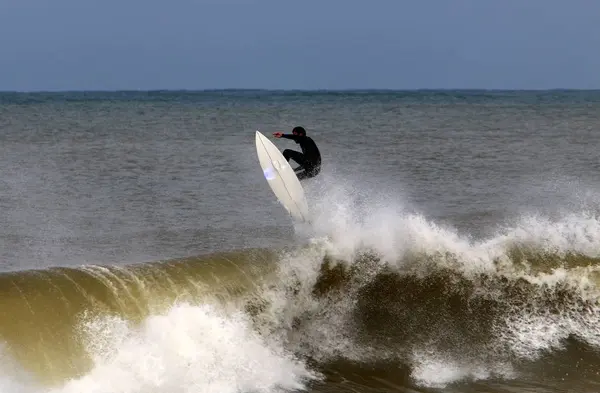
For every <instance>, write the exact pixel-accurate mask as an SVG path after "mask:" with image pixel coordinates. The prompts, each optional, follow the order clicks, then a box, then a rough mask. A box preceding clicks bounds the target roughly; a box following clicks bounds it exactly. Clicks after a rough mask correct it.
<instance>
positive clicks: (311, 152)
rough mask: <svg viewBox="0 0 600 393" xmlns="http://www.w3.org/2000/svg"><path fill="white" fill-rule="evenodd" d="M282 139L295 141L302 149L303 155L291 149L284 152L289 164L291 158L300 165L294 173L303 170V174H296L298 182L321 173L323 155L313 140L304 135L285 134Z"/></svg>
mask: <svg viewBox="0 0 600 393" xmlns="http://www.w3.org/2000/svg"><path fill="white" fill-rule="evenodd" d="M281 137H282V138H286V139H291V140H293V141H294V142H296V143H297V144H299V145H300V148H301V149H302V153H300V152H297V151H294V150H290V149H285V150H284V151H283V156H284V157H285V159H286V160H288V162H289V161H290V158H291V159H292V160H294V161H296V162H297V163H298V164H300V166H299V167H298V168H296V169H294V171H298V170H299V169H303V171H302V172H296V176H298V180H304V179H308V178H311V177H315V176H317V175H318V174H319V172H320V171H321V153H320V152H319V148H318V147H317V145H316V144H315V141H313V140H312V138H310V137H308V136H303V135H293V134H283V135H282V136H281Z"/></svg>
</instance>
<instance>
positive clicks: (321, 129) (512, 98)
mask: <svg viewBox="0 0 600 393" xmlns="http://www.w3.org/2000/svg"><path fill="white" fill-rule="evenodd" d="M297 125H301V126H304V127H305V128H306V129H307V132H308V135H309V136H311V137H313V139H314V140H315V141H316V143H317V144H318V146H319V148H320V150H321V154H322V157H323V169H322V172H321V174H320V175H319V176H318V177H317V178H315V179H310V180H307V181H306V182H303V186H304V189H305V193H306V197H307V201H308V205H309V208H310V210H311V216H312V221H311V223H310V224H302V223H295V222H293V221H292V219H291V218H290V216H289V215H288V214H287V212H286V211H285V209H284V208H283V207H282V206H281V205H280V204H279V203H278V202H277V200H276V199H275V197H274V195H273V194H272V192H271V190H270V188H269V186H268V184H267V182H266V180H265V178H264V176H263V174H262V171H261V169H260V166H259V164H258V160H257V157H256V149H255V145H254V132H255V130H260V131H262V132H263V133H264V134H265V135H267V136H270V135H271V134H272V133H273V132H275V131H283V132H291V129H292V127H294V126H297ZM274 142H275V144H276V145H277V146H278V147H279V148H280V149H282V150H283V149H285V148H292V149H297V148H298V147H297V145H295V144H294V143H293V142H292V141H289V140H275V139H274ZM0 270H1V272H0V392H2V393H13V392H25V393H41V392H48V393H50V392H51V393H67V392H68V393H80V392H94V393H118V392H122V393H138V392H139V393H163V392H164V393H179V392H186V393H195V392H202V393H205V392H206V393H213V392H214V393H267V392H286V391H289V392H291V391H302V390H304V391H307V392H359V393H363V392H364V393H367V392H411V393H414V392H536V393H537V392H539V393H542V392H582V393H584V392H585V393H587V392H590V393H591V392H598V391H600V304H599V301H598V300H599V296H600V91H559V90H557V91H406V92H402V91H340V92H326V91H323V92H319V91H317V92H306V91H260V90H256V91H253V90H245V91H236V90H227V91H203V92H190V91H152V92H56V93H0Z"/></svg>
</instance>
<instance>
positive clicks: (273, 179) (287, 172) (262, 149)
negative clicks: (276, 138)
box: [255, 131, 308, 221]
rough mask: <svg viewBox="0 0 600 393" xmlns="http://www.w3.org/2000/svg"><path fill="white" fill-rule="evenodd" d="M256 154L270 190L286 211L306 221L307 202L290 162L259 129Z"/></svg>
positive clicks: (297, 218) (256, 139)
mask: <svg viewBox="0 0 600 393" xmlns="http://www.w3.org/2000/svg"><path fill="white" fill-rule="evenodd" d="M255 141H256V154H257V155H258V161H259V162H260V166H261V167H262V169H263V173H264V175H265V178H266V179H267V182H268V183H269V186H271V190H273V193H274V194H275V196H276V197H277V199H278V200H279V202H280V203H281V204H282V205H283V207H284V208H285V209H286V210H287V211H288V213H289V214H290V215H291V216H292V217H294V218H295V219H296V220H299V221H308V204H307V203H306V199H305V197H304V189H303V188H302V185H301V184H300V180H298V177H297V176H296V174H295V173H294V170H293V169H292V167H291V166H290V164H289V163H288V162H287V161H286V159H285V157H284V156H283V154H281V152H280V151H279V149H278V148H277V146H275V145H274V144H273V142H271V141H270V140H269V139H267V137H266V136H264V135H263V134H262V133H261V132H260V131H256V138H255Z"/></svg>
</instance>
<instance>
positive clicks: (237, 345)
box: [0, 182, 600, 393]
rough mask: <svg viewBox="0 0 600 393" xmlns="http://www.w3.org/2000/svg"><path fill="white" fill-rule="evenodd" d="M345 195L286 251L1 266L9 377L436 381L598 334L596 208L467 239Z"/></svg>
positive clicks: (258, 386)
mask: <svg viewBox="0 0 600 393" xmlns="http://www.w3.org/2000/svg"><path fill="white" fill-rule="evenodd" d="M325 183H327V182H325ZM330 184H331V183H330ZM345 187H347V185H346V186H345ZM335 193H342V194H343V195H346V196H349V195H358V194H360V193H355V194H354V193H352V192H351V191H349V190H348V189H347V188H344V187H342V186H340V187H338V188H337V189H328V190H325V191H323V190H321V195H320V199H319V203H315V205H314V206H315V214H316V216H317V217H318V219H317V220H316V222H315V224H314V227H313V228H312V230H313V232H314V234H315V235H314V236H312V237H311V236H308V234H307V232H306V231H307V230H308V229H307V228H297V230H298V232H299V235H298V236H304V237H305V243H303V244H302V245H295V246H292V247H288V248H287V249H280V250H240V251H238V252H232V253H220V254H216V255H207V256H201V257H198V258H196V259H191V260H190V259H188V260H175V261H159V262H154V263H149V264H135V265H131V266H121V267H115V266H100V265H85V266H80V267H72V268H48V269H44V270H40V271H31V272H20V273H5V274H4V275H3V276H2V277H0V288H2V292H3V295H2V302H3V305H2V308H3V310H5V312H4V313H3V315H2V322H1V325H2V328H1V330H2V332H1V333H2V334H3V337H5V338H6V337H11V338H10V339H8V340H7V341H6V342H5V345H4V348H3V357H2V374H3V375H2V379H1V382H0V386H1V391H3V392H56V393H58V392H240V391H242V392H274V391H294V390H302V389H308V388H314V389H317V390H318V389H319V386H320V385H319V384H323V383H324V381H326V380H327V376H328V375H332V374H335V375H341V376H342V377H344V375H345V374H346V373H347V374H348V376H345V377H344V378H351V377H350V375H352V374H353V372H352V371H351V370H352V368H353V367H361V366H360V365H369V366H371V367H375V368H377V366H376V365H381V364H385V366H379V367H383V368H382V371H380V372H381V373H382V375H383V380H385V381H389V383H390V384H393V383H398V379H401V380H402V379H403V378H402V377H401V375H402V374H406V376H407V378H406V380H404V381H403V384H409V385H410V384H413V385H414V386H413V388H416V389H418V388H419V387H421V388H432V387H438V388H441V387H447V386H449V385H451V384H452V383H455V382H459V381H464V380H468V381H482V380H483V381H485V380H497V379H500V380H508V381H510V380H514V379H518V378H520V377H522V376H523V375H525V376H526V375H527V374H529V373H531V372H532V371H531V370H530V368H531V367H532V366H531V365H532V364H535V362H536V361H538V360H539V359H540V358H542V357H544V356H552V355H555V356H557V354H560V353H565V351H567V347H568V346H569V342H570V340H574V341H576V342H577V343H578V345H581V346H584V347H586V348H589V350H596V349H597V348H598V346H599V345H600V334H599V331H598V328H597V326H598V325H599V322H600V319H599V314H598V302H597V300H598V288H597V283H598V270H599V268H598V258H599V255H598V250H600V244H599V242H600V240H599V239H600V236H599V234H600V222H599V221H598V218H597V217H596V215H595V212H592V211H579V212H570V213H564V214H563V215H561V216H560V217H554V218H549V217H545V216H543V215H536V214H527V215H522V216H520V217H519V218H518V219H517V220H516V221H515V222H514V223H513V224H512V225H507V226H505V227H503V228H498V229H497V232H496V233H495V234H494V235H492V236H489V237H486V238H481V239H474V238H473V237H472V236H469V235H468V234H461V233H459V231H457V230H456V229H454V228H452V227H451V226H447V225H440V224H437V223H436V222H434V221H432V220H430V219H428V218H427V216H426V215H424V214H421V213H418V212H414V211H411V210H403V205H402V204H401V203H400V202H398V201H396V200H394V198H393V197H390V199H388V200H387V201H385V200H383V201H382V198H381V194H376V195H379V197H378V198H373V199H368V197H365V196H364V195H361V197H360V198H358V199H350V198H348V197H346V198H345V200H344V201H343V202H342V200H341V199H337V198H335V197H334V196H333V195H334V194H335ZM363 194H364V191H363ZM312 195H313V196H314V195H318V193H317V192H314V193H313V194H312ZM331 200H337V201H338V202H337V203H335V204H331V203H330V201H331ZM319 209H320V210H319ZM303 231H304V233H303ZM24 364H25V365H26V366H25V367H24V366H23V365H24ZM363 367H364V366H363ZM394 369H395V371H394ZM355 383H356V382H355ZM366 384H367V386H369V383H368V382H367V383H366ZM371 384H376V379H373V381H372V382H371ZM341 386H342V388H343V384H342V385H341Z"/></svg>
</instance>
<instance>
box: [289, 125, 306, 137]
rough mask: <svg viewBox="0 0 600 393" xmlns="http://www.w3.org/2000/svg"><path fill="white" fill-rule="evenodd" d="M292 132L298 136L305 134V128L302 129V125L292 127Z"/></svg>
mask: <svg viewBox="0 0 600 393" xmlns="http://www.w3.org/2000/svg"><path fill="white" fill-rule="evenodd" d="M292 133H293V134H298V135H300V136H306V130H305V129H304V127H294V129H293V130H292Z"/></svg>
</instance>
